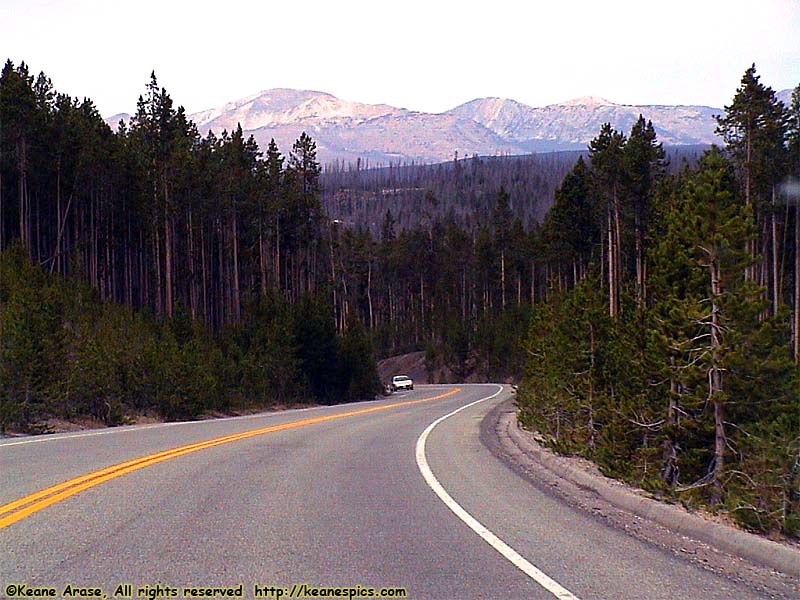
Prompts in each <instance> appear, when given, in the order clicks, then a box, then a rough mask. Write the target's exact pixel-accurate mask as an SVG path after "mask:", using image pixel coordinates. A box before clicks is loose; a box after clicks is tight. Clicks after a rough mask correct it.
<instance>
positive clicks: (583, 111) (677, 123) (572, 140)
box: [448, 97, 722, 152]
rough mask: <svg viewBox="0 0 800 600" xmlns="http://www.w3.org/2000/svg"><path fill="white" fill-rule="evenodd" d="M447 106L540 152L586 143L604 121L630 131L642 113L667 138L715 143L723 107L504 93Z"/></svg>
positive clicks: (675, 142)
mask: <svg viewBox="0 0 800 600" xmlns="http://www.w3.org/2000/svg"><path fill="white" fill-rule="evenodd" d="M448 112H449V113H450V114H455V115H458V116H460V117H462V118H465V119H473V120H475V121H477V122H478V123H480V124H482V125H484V126H486V127H487V128H489V129H491V130H492V131H494V132H495V133H497V134H498V135H499V136H501V137H502V138H503V139H505V140H508V141H511V142H514V143H516V144H518V145H520V146H522V147H524V148H525V149H526V150H528V151H531V152H536V151H541V150H552V149H574V148H584V147H586V144H587V143H588V142H589V141H590V140H591V139H592V138H594V137H595V136H596V135H597V132H598V131H600V127H602V125H603V123H611V125H612V126H613V127H614V128H616V129H619V130H621V131H624V132H626V133H627V132H628V131H630V129H631V127H632V126H633V124H634V123H635V122H636V119H638V118H639V115H640V114H641V115H643V116H644V117H645V118H646V119H648V120H651V121H653V125H654V126H655V128H656V133H657V134H658V139H659V140H660V141H661V142H663V143H664V144H669V145H673V146H676V145H691V144H712V143H715V142H717V141H718V139H717V137H716V135H715V134H714V129H715V128H716V121H715V120H714V115H718V114H720V113H721V112H722V110H721V109H719V108H711V107H709V106H635V105H625V104H614V103H613V102H609V101H608V100H604V99H602V98H594V97H585V98H578V99H576V100H572V101H569V102H563V103H561V104H552V105H550V106H543V107H541V108H533V107H530V106H527V105H525V104H521V103H519V102H515V101H513V100H504V99H502V98H480V99H477V100H473V101H472V102H467V103H466V104H462V105H461V106H458V107H456V108H454V109H452V110H450V111H448Z"/></svg>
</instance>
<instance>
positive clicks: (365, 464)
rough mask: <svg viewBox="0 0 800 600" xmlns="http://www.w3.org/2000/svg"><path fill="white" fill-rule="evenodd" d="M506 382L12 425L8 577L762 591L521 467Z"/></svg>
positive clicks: (455, 591)
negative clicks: (499, 438)
mask: <svg viewBox="0 0 800 600" xmlns="http://www.w3.org/2000/svg"><path fill="white" fill-rule="evenodd" d="M498 391H500V388H499V386H494V385H465V386H460V387H459V388H454V387H453V386H418V387H417V389H415V390H414V391H412V392H404V393H397V394H394V395H393V396H392V397H391V398H389V399H386V400H380V401H375V402H364V403H357V404H350V405H341V406H336V407H318V408H311V409H305V410H293V411H284V412H278V413H269V414H263V415H254V416H248V417H238V418H233V419H221V420H213V421H202V422H193V423H177V424H159V425H153V426H144V427H127V428H116V429H110V430H101V431H98V432H82V433H79V434H61V435H52V436H40V437H35V438H23V439H20V438H13V439H5V440H2V441H0V474H2V475H0V505H3V506H2V507H0V513H4V514H0V549H1V551H0V584H2V586H3V588H2V590H0V594H2V593H6V594H8V591H7V586H8V585H9V584H25V585H27V586H29V587H28V588H27V589H28V590H29V591H30V590H31V589H33V588H37V587H54V588H56V589H57V590H58V593H59V594H61V593H62V591H63V588H64V587H65V586H66V585H67V584H72V585H75V586H81V587H92V586H98V587H100V588H101V589H102V591H103V593H105V594H106V595H107V596H108V597H109V598H111V597H112V595H113V593H114V591H116V590H115V588H116V586H117V585H118V584H124V583H130V584H132V585H133V595H132V597H134V598H136V597H137V588H144V586H150V591H149V593H151V594H153V593H154V592H153V591H152V590H153V588H154V586H156V585H158V584H160V585H162V586H171V587H174V588H178V589H179V590H181V589H182V588H183V587H186V586H190V587H225V586H236V585H238V584H242V589H243V591H244V596H245V597H253V594H254V591H255V590H254V589H253V586H255V585H259V586H263V588H262V589H263V590H265V591H264V592H263V593H264V594H266V595H265V596H264V597H273V598H274V597H276V594H277V593H278V592H277V589H278V588H291V587H292V585H293V584H301V583H306V584H308V585H309V586H321V587H333V586H337V587H338V586H342V587H355V586H361V587H362V588H364V587H374V588H376V589H381V588H389V587H403V588H406V590H407V592H408V597H409V598H443V599H454V598H469V599H474V598H511V599H514V598H525V599H536V598H542V599H545V598H546V599H552V598H554V597H562V598H569V597H574V598H580V599H584V600H585V599H589V598H613V599H620V600H621V599H628V598H630V599H633V598H648V599H658V598H665V599H666V598H707V599H714V598H719V599H723V598H724V599H728V598H741V599H748V598H758V597H760V596H758V595H757V594H756V592H754V591H753V590H751V589H749V588H747V587H737V586H738V585H739V584H736V583H734V582H732V581H730V580H727V579H724V578H721V577H718V576H716V575H714V574H713V573H710V572H708V571H706V570H703V569H700V568H698V567H696V566H694V565H692V564H689V563H687V562H684V561H682V560H680V559H679V558H676V557H674V556H673V555H671V554H669V553H667V552H664V551H662V550H660V549H658V548H656V547H653V546H650V545H648V544H646V543H644V542H641V541H639V540H636V539H634V538H632V537H630V536H628V535H627V534H625V533H624V532H621V531H619V530H616V529H613V528H610V527H608V526H606V525H604V524H603V523H600V522H598V521H597V520H595V519H593V518H592V517H591V515H588V514H586V513H583V512H580V511H577V510H574V509H572V508H570V507H569V506H567V505H566V504H564V503H563V502H562V501H561V500H559V499H558V498H555V497H551V496H549V495H548V494H547V493H545V492H542V491H540V490H539V489H538V488H537V487H535V486H533V485H531V484H530V483H529V482H528V481H526V480H525V479H522V478H520V477H519V476H517V475H516V474H514V473H513V472H512V471H511V470H509V469H508V468H507V467H506V466H504V464H503V463H502V462H500V461H499V460H498V459H497V458H496V457H495V456H493V455H492V453H491V452H490V451H489V450H488V449H487V448H486V447H484V446H483V445H482V443H481V442H480V439H479V428H480V422H481V419H482V418H483V417H484V416H485V415H486V414H487V413H488V412H489V411H490V410H491V409H492V408H493V407H494V406H496V405H497V403H499V402H501V401H502V400H503V399H504V398H507V396H508V393H509V392H508V390H507V389H503V390H502V391H501V393H499V394H497V392H498ZM492 395H494V397H492V398H489V399H486V400H483V401H482V402H477V403H474V402H476V401H478V400H481V399H483V398H487V397H489V396H492ZM473 403H474V404H473ZM465 406H466V408H463V409H462V410H460V411H459V412H456V413H455V414H451V413H453V412H454V411H456V410H457V409H459V408H462V407H465ZM447 415H450V416H447ZM442 417H446V418H444V419H443V420H441V421H440V422H438V423H437V424H436V425H435V426H434V427H433V428H432V429H430V428H429V426H431V424H433V423H434V422H436V421H437V420H438V419H440V418H442ZM426 431H427V438H426V439H425V441H424V447H423V444H422V442H420V436H421V435H422V434H423V433H424V432H426ZM247 432H251V433H247ZM252 432H255V433H252ZM239 434H242V435H239ZM223 436H228V438H227V439H224V438H223V439H222V440H221V441H217V442H214V443H213V444H201V442H204V441H206V440H212V439H213V440H218V439H219V438H221V437H223ZM192 444H195V446H194V447H191V446H190V447H189V448H186V449H184V450H182V451H179V452H173V453H171V454H162V455H159V454H157V453H160V452H164V451H167V450H170V449H173V448H178V447H186V446H187V445H192ZM145 456H148V457H151V458H148V459H145V460H143V461H140V462H138V463H136V462H134V463H130V464H129V465H128V466H127V467H126V468H117V469H116V470H110V471H108V472H105V473H103V472H101V473H97V471H99V470H102V469H106V468H108V467H112V466H114V465H119V464H121V463H125V462H126V461H132V459H136V458H139V457H145ZM425 464H427V466H428V467H429V472H428V473H427V475H428V479H426V478H425V477H424V476H423V471H425V470H426V469H425V468H424V467H425ZM89 473H93V475H92V478H90V479H87V480H85V481H82V482H81V481H79V482H73V484H72V487H68V488H66V489H64V490H59V489H56V490H52V491H51V493H50V495H49V496H48V495H43V497H41V498H37V497H36V496H33V497H32V498H29V499H28V503H27V504H25V505H24V506H15V505H11V508H9V504H10V503H12V502H14V501H16V500H18V499H20V498H24V497H28V496H30V495H32V494H35V493H36V492H37V491H39V490H43V489H45V488H48V487H50V486H55V485H57V484H59V483H61V482H64V481H67V480H71V479H73V478H77V477H80V476H82V475H85V474H89ZM431 477H433V478H434V480H433V481H432V480H431ZM436 482H438V484H439V486H440V488H439V489H438V491H439V494H437V493H436V492H435V491H434V489H432V487H431V485H433V486H434V487H436ZM77 490H80V491H77ZM59 494H60V496H59ZM62 496H63V497H62ZM447 498H449V500H447ZM445 501H448V502H450V504H451V505H450V506H448V505H447V504H446V503H445ZM453 507H456V510H460V511H461V513H460V516H459V515H457V514H456V512H454V509H453ZM465 515H466V517H465ZM465 519H466V520H469V519H473V522H471V524H472V527H470V526H469V525H468V524H467V523H466V522H465ZM476 523H477V526H476ZM476 527H477V529H478V530H479V531H480V532H481V534H482V535H483V537H482V536H481V535H479V533H478V532H476V530H475V529H476ZM487 537H488V539H490V540H493V543H494V544H495V545H494V546H493V545H491V544H490V543H489V542H487V541H486V538H487ZM498 544H499V545H498ZM498 547H500V549H501V550H502V549H503V547H505V548H507V549H509V550H511V552H512V553H515V554H516V556H517V557H518V559H519V560H517V564H515V563H514V562H512V561H511V560H509V558H508V557H506V556H504V555H503V554H501V552H500V551H499V550H498ZM512 558H513V557H512ZM520 561H521V562H520ZM528 566H530V567H531V568H533V569H534V571H535V572H536V573H539V574H541V576H542V577H540V578H539V579H540V581H537V580H536V579H534V578H532V577H531V574H530V569H528ZM521 567H522V568H521ZM523 569H527V570H528V572H526V571H525V570H523ZM542 581H543V582H544V585H543V584H542V583H541V582H542ZM548 581H549V582H551V583H552V585H550V584H548V583H547V582H548ZM273 587H274V588H275V589H274V590H272V591H270V590H271V589H272V588H273ZM182 593H183V592H182V591H180V592H179V595H178V597H182ZM147 594H148V590H146V589H143V590H142V594H141V595H140V596H139V597H147ZM120 597H122V595H121V594H120ZM162 597H163V596H162Z"/></svg>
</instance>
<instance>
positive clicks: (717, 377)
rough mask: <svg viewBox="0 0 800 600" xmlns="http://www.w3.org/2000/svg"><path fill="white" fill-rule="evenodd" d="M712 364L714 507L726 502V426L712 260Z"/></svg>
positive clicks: (717, 297) (715, 270)
mask: <svg viewBox="0 0 800 600" xmlns="http://www.w3.org/2000/svg"><path fill="white" fill-rule="evenodd" d="M709 266H710V272H711V364H710V365H709V368H708V399H709V402H710V404H711V405H712V406H713V407H714V464H713V470H712V474H711V485H712V489H713V492H712V498H711V501H712V504H714V503H718V502H720V501H721V500H722V471H723V467H724V466H725V462H724V461H725V422H724V417H725V415H724V400H723V391H722V368H721V365H720V352H721V348H722V336H721V326H720V307H719V301H720V298H721V296H722V290H721V286H720V274H719V262H718V259H717V257H715V256H714V257H712V258H711V264H710V265H709Z"/></svg>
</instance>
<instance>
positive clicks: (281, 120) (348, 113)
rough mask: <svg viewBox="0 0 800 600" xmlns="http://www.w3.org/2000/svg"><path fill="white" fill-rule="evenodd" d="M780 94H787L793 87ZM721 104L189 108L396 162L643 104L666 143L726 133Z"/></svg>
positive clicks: (550, 131) (279, 137) (259, 99)
mask: <svg viewBox="0 0 800 600" xmlns="http://www.w3.org/2000/svg"><path fill="white" fill-rule="evenodd" d="M777 95H778V97H779V99H781V100H782V101H784V102H787V101H788V99H789V98H790V95H791V90H781V91H780V92H777ZM723 112H724V110H723V109H722V108H716V107H711V106H704V105H690V104H687V105H666V104H652V105H636V104H620V103H616V102H612V101H610V100H607V99H605V98H600V97H597V96H582V97H580V98H574V99H571V100H565V101H563V102H559V103H555V104H549V105H546V106H540V107H533V106H529V105H527V104H524V103H522V102H518V101H516V100H512V99H509V98H499V97H485V98H475V99H473V100H470V101H469V102H465V103H463V104H460V105H458V106H456V107H454V108H451V109H450V110H446V111H444V112H441V113H428V112H423V111H415V110H409V109H406V108H398V107H394V106H391V105H388V104H367V103H362V102H357V101H352V100H344V99H340V98H338V97H336V96H334V95H333V94H330V93H327V92H321V91H315V90H297V89H291V88H271V89H266V90H262V91H260V92H257V93H255V94H251V95H249V96H245V97H243V98H239V99H237V100H232V101H230V102H227V103H225V104H223V105H222V106H218V107H214V108H208V109H205V110H202V111H198V112H195V113H191V114H189V115H188V116H189V118H190V119H191V120H192V121H193V122H194V123H195V124H196V125H197V128H198V130H199V132H200V133H201V134H202V135H205V134H207V133H208V132H209V131H214V132H215V133H217V134H219V133H221V132H222V131H223V130H227V131H232V130H234V129H235V128H236V127H237V126H238V125H239V124H241V126H242V129H243V131H244V132H245V134H246V135H253V136H254V137H255V139H256V141H257V142H258V144H259V146H260V147H261V148H262V149H263V148H266V146H267V144H268V143H269V141H270V140H271V139H275V141H276V143H277V144H278V146H279V148H280V149H281V151H282V152H284V153H288V152H289V150H290V149H291V147H292V144H293V142H294V141H295V140H296V139H297V138H298V137H299V136H300V134H301V133H302V132H303V131H305V132H307V133H308V134H309V135H311V136H312V137H313V138H314V140H315V141H316V143H317V153H318V158H319V160H320V162H322V163H330V162H333V161H338V162H351V161H352V162H355V161H356V160H359V159H360V160H362V161H364V160H366V161H368V162H370V161H371V162H372V163H373V164H389V163H397V162H412V161H413V162H417V163H419V162H428V163H430V162H441V161H444V160H449V159H451V158H453V157H454V156H471V155H474V154H478V155H481V156H487V155H489V156H491V155H514V154H527V153H530V152H542V151H555V150H576V149H584V148H585V147H586V145H587V144H588V142H589V141H590V140H591V139H593V138H594V137H595V136H596V135H597V132H598V131H599V130H600V127H601V126H602V125H603V124H604V123H606V122H609V123H611V125H612V127H614V128H616V129H619V130H621V131H624V132H626V133H627V132H628V131H630V128H631V127H632V125H633V124H634V123H635V122H636V120H637V119H638V117H639V115H640V114H641V115H643V116H644V117H645V118H646V119H648V120H651V121H652V122H653V126H654V127H655V129H656V133H657V134H658V138H659V141H661V142H664V143H665V144H667V145H697V144H712V143H719V142H720V139H719V138H718V137H717V135H716V133H715V129H716V120H715V119H714V117H715V116H716V115H719V114H722V113H723ZM129 118H130V117H129V116H128V115H125V114H124V113H122V114H117V115H114V116H113V117H110V118H109V119H107V122H108V123H109V125H111V127H113V128H116V126H117V123H118V122H119V120H120V119H123V120H128V119H129Z"/></svg>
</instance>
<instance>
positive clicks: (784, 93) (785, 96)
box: [775, 89, 794, 108]
mask: <svg viewBox="0 0 800 600" xmlns="http://www.w3.org/2000/svg"><path fill="white" fill-rule="evenodd" d="M793 91H794V90H791V89H788V90H781V91H780V92H775V95H776V96H777V97H778V100H780V101H781V102H783V103H784V104H785V105H786V107H787V108H788V107H790V106H791V105H792V92H793Z"/></svg>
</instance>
